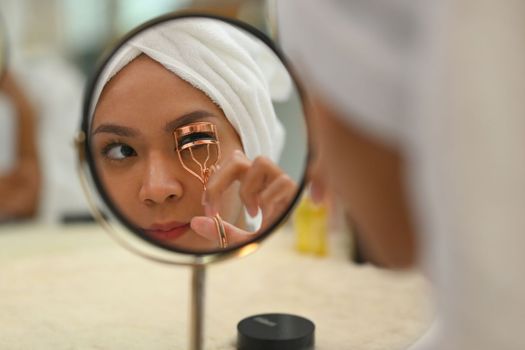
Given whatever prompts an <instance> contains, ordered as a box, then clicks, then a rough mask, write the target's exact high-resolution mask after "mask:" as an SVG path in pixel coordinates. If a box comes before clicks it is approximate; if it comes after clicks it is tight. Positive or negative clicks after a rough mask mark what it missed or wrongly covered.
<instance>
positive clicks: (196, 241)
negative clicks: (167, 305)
mask: <svg viewBox="0 0 525 350" xmlns="http://www.w3.org/2000/svg"><path fill="white" fill-rule="evenodd" d="M197 121H207V122H211V123H213V124H215V125H216V127H217V133H218V136H219V140H220V147H221V152H222V154H223V158H225V156H227V155H229V154H231V153H232V152H233V151H234V150H242V146H241V143H240V140H239V137H238V135H237V133H236V132H235V130H234V129H233V127H232V126H231V125H230V123H229V122H228V120H227V119H226V117H225V116H224V113H223V112H222V111H221V109H220V108H219V107H217V105H215V104H214V103H213V102H212V101H211V100H210V99H209V98H208V97H207V96H206V95H205V94H204V93H203V92H201V91H200V90H198V89H196V88H194V87H193V86H191V85H190V84H188V83H187V82H185V81H184V80H182V79H180V78H179V77H177V76H176V75H175V74H173V73H171V72H170V71H168V70H166V69H165V68H164V67H163V66H162V65H160V64H159V63H157V62H155V61H154V60H152V59H150V58H148V57H147V56H145V55H141V56H139V57H137V58H136V59H135V60H133V61H132V62H131V63H129V64H128V65H127V66H126V67H124V68H123V69H122V70H121V71H120V72H119V73H118V74H117V75H116V76H114V77H113V78H112V79H111V81H110V82H109V83H108V84H107V85H106V86H105V88H104V91H103V93H102V95H101V97H100V99H99V101H98V104H97V107H96V111H95V115H94V119H93V126H92V132H91V133H92V142H93V148H94V151H93V154H94V157H95V163H96V167H97V170H98V172H99V175H100V177H101V179H102V182H103V184H104V186H105V188H106V190H107V191H108V192H109V194H110V196H111V198H112V200H113V201H114V202H115V204H116V205H117V207H118V208H119V210H120V211H121V212H122V213H123V214H124V215H125V216H126V217H127V218H128V219H129V220H130V221H131V222H132V223H133V224H134V225H136V226H138V227H140V228H142V229H143V230H145V231H146V232H149V233H150V234H151V235H152V236H154V237H157V238H159V239H163V240H165V241H167V242H169V243H170V244H172V245H174V246H177V247H180V248H192V249H211V248H216V247H217V243H216V242H211V241H208V240H206V239H204V238H202V237H201V236H199V235H197V234H195V233H194V232H192V231H191V229H190V227H189V223H190V221H191V219H192V218H193V217H194V216H202V215H204V209H203V206H202V192H203V186H202V183H201V182H200V181H199V180H198V179H197V178H196V177H194V176H193V175H191V174H190V173H188V172H187V171H186V170H185V169H184V168H183V167H182V165H181V163H180V160H179V158H178V156H177V153H176V152H177V151H176V147H175V141H174V136H173V131H174V130H175V129H176V128H178V127H180V126H183V125H187V124H189V123H193V122H197ZM237 191H238V190H237V189H236V188H230V189H229V190H228V191H227V193H225V194H224V196H223V203H225V204H227V205H222V206H221V216H222V217H223V219H224V220H225V221H228V222H230V223H234V224H237V225H239V224H242V223H241V222H242V220H243V215H242V213H243V211H242V210H241V209H242V206H241V202H240V199H239V198H238V195H237V194H236V193H237Z"/></svg>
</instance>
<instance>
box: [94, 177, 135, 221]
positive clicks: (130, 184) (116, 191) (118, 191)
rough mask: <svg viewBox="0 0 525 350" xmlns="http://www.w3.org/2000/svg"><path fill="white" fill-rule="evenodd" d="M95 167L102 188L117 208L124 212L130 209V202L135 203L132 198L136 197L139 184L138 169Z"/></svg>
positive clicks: (131, 206)
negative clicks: (123, 169)
mask: <svg viewBox="0 0 525 350" xmlns="http://www.w3.org/2000/svg"><path fill="white" fill-rule="evenodd" d="M97 169H99V170H100V171H99V175H100V179H101V181H102V185H103V187H104V190H105V191H106V193H107V194H108V195H109V197H110V198H111V200H112V201H113V202H114V204H115V205H116V206H117V208H118V209H119V210H120V211H122V212H124V213H129V212H130V211H132V210H133V209H132V208H133V205H132V204H131V203H135V201H133V200H132V199H133V198H135V197H136V194H137V191H138V188H139V186H140V176H139V175H138V171H137V170H138V169H128V170H126V171H114V170H111V169H107V168H104V167H102V168H101V167H97Z"/></svg>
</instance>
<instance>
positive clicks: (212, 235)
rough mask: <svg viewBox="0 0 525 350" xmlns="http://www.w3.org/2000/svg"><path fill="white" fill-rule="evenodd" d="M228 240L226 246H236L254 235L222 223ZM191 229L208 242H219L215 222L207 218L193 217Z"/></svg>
mask: <svg viewBox="0 0 525 350" xmlns="http://www.w3.org/2000/svg"><path fill="white" fill-rule="evenodd" d="M222 223H223V225H224V231H225V232H226V237H227V238H228V244H230V245H231V244H238V243H241V242H244V241H246V240H248V239H250V238H252V237H253V235H254V233H252V232H249V231H245V230H242V229H240V228H238V227H236V226H234V225H232V224H230V223H228V222H226V221H223V222H222ZM190 226H191V229H192V230H193V231H194V232H195V233H196V234H198V235H200V236H202V237H204V238H206V239H208V240H210V241H216V242H218V241H219V233H218V232H217V226H216V225H215V220H214V219H213V218H210V217H209V216H195V217H193V218H192V219H191V222H190Z"/></svg>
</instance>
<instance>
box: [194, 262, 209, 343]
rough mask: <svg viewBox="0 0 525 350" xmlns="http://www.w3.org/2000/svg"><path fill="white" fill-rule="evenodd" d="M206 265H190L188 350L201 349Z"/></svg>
mask: <svg viewBox="0 0 525 350" xmlns="http://www.w3.org/2000/svg"><path fill="white" fill-rule="evenodd" d="M205 278H206V267H205V266H204V265H193V266H192V267H191V296H190V298H191V300H190V308H191V309H190V350H202V349H203V343H204V341H203V339H204V337H203V335H204V284H205Z"/></svg>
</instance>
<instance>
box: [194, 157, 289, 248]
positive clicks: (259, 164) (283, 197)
mask: <svg viewBox="0 0 525 350" xmlns="http://www.w3.org/2000/svg"><path fill="white" fill-rule="evenodd" d="M235 181H239V183H240V187H239V197H240V199H241V201H242V203H243V204H244V206H245V207H246V210H247V212H248V214H249V215H250V216H252V217H255V216H256V215H257V213H258V212H259V210H260V211H261V214H262V224H261V227H260V228H259V230H257V231H256V232H249V231H246V230H244V229H242V228H239V227H235V226H234V225H232V224H230V223H227V222H224V228H225V231H226V235H227V237H228V243H229V244H235V243H240V242H242V241H245V240H246V239H248V238H251V237H252V235H254V234H256V233H258V232H262V231H264V230H265V229H266V228H267V227H268V226H269V225H271V224H272V223H273V222H275V220H276V219H277V218H278V217H279V215H280V214H281V213H283V212H284V211H285V210H286V208H287V207H288V205H289V204H290V202H291V201H292V199H293V198H294V196H295V195H296V193H297V185H296V184H295V182H294V181H293V180H292V179H291V178H290V177H289V176H288V174H286V173H285V172H283V171H282V170H281V169H280V168H279V167H278V166H277V165H276V164H274V163H273V162H272V161H271V160H270V159H268V158H266V157H262V156H261V157H257V158H255V159H254V160H253V161H250V160H249V159H248V158H246V156H245V155H244V153H242V152H241V151H234V152H233V154H232V155H231V156H230V157H229V158H227V159H225V160H224V161H223V162H221V166H220V167H217V168H216V169H215V171H214V173H213V175H212V176H211V177H210V179H209V181H208V183H207V185H206V187H207V189H206V192H205V193H204V198H203V203H204V208H205V212H206V215H207V217H194V218H193V219H192V221H191V227H192V229H193V230H194V231H195V232H196V233H197V234H200V235H202V236H203V237H205V238H207V239H210V240H218V235H217V229H216V227H215V223H214V222H213V219H212V218H211V217H213V216H215V215H216V214H217V213H218V212H219V209H220V208H219V206H220V205H219V203H221V196H222V193H223V192H224V191H226V190H227V189H228V188H229V187H230V186H231V185H232V184H233V183H234V182H235Z"/></svg>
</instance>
